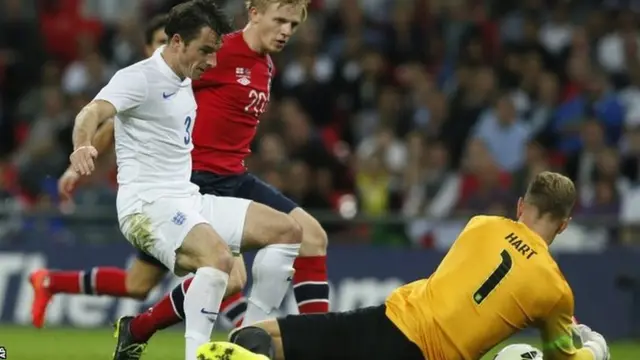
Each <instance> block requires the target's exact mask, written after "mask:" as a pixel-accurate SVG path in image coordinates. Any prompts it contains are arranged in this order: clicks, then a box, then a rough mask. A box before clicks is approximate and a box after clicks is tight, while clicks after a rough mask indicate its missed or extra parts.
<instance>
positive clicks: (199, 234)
mask: <svg viewBox="0 0 640 360" xmlns="http://www.w3.org/2000/svg"><path fill="white" fill-rule="evenodd" d="M176 263H177V264H178V265H179V266H180V267H181V268H183V269H185V270H188V271H195V270H196V269H199V268H203V267H213V268H216V269H218V270H221V271H224V272H226V273H227V274H229V273H231V269H232V268H233V263H234V257H233V254H231V250H230V249H229V246H228V245H227V244H226V243H225V242H224V240H222V238H220V236H219V235H218V234H217V233H216V232H215V231H213V229H212V228H211V227H210V226H208V225H204V224H200V225H197V226H195V227H194V228H193V229H192V230H191V232H189V234H188V235H187V238H186V239H185V240H184V242H183V243H182V246H181V247H180V249H178V251H177V253H176Z"/></svg>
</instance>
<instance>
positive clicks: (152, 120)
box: [95, 46, 199, 218]
mask: <svg viewBox="0 0 640 360" xmlns="http://www.w3.org/2000/svg"><path fill="white" fill-rule="evenodd" d="M163 49H164V46H163V47H160V48H159V49H157V50H156V51H155V52H154V54H153V56H151V57H150V58H148V59H146V60H143V61H140V62H138V63H136V64H133V65H131V66H128V67H126V68H124V69H122V70H120V71H118V72H117V73H116V74H115V75H114V76H113V78H112V79H111V81H109V83H108V84H107V85H106V86H105V87H104V88H103V89H102V90H101V91H100V93H98V95H96V97H95V99H96V100H104V101H108V102H110V103H111V104H113V106H114V107H115V108H116V110H117V115H116V118H115V147H116V157H117V164H118V185H119V189H118V200H117V208H118V217H119V218H122V217H123V216H126V215H129V214H131V213H134V212H139V211H140V206H141V205H140V204H141V202H140V200H142V201H144V202H151V201H154V200H156V199H158V198H160V197H163V196H171V197H176V196H177V197H181V196H191V195H193V194H195V193H198V190H199V188H198V186H197V185H195V184H193V183H191V181H190V178H191V149H193V143H192V141H191V130H192V129H193V123H194V121H195V117H196V101H195V98H194V95H193V90H192V89H191V80H190V79H185V80H181V79H180V78H179V77H178V76H177V75H176V74H175V72H174V71H173V70H171V68H170V67H169V66H168V65H167V63H166V62H165V61H164V59H163V57H162V55H161V54H162V51H163Z"/></svg>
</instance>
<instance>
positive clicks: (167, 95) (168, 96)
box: [162, 91, 177, 99]
mask: <svg viewBox="0 0 640 360" xmlns="http://www.w3.org/2000/svg"><path fill="white" fill-rule="evenodd" d="M176 92H177V91H176ZM175 94H176V93H175V92H172V93H171V94H167V93H164V92H163V93H162V97H163V98H165V99H168V98H170V97H172V96H173V95H175Z"/></svg>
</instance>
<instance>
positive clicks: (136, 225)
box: [120, 194, 251, 276]
mask: <svg viewBox="0 0 640 360" xmlns="http://www.w3.org/2000/svg"><path fill="white" fill-rule="evenodd" d="M249 204H251V200H246V199H240V198H233V197H219V196H214V195H201V194H194V195H192V196H189V197H162V198H159V199H157V200H154V201H151V202H144V201H141V205H140V206H139V209H137V211H136V212H134V213H132V214H130V215H125V216H123V217H122V218H121V219H120V230H121V231H122V234H124V236H125V237H126V238H127V240H128V241H129V242H130V243H131V244H132V245H133V246H135V247H136V248H138V249H140V250H142V251H144V252H146V253H148V254H149V255H151V256H153V257H155V258H156V259H158V260H159V261H160V262H162V263H163V264H164V265H165V266H166V267H167V268H169V270H171V271H172V272H173V273H175V274H176V275H180V276H181V275H185V272H184V271H182V270H180V269H176V265H175V263H176V250H178V248H180V246H182V242H183V241H184V239H185V238H186V237H187V234H188V233H189V231H191V229H193V227H194V226H196V225H198V224H201V223H208V224H209V225H211V227H213V229H214V230H215V231H216V232H217V233H218V235H220V236H221V237H222V239H223V240H224V241H225V242H226V243H227V244H228V245H229V248H230V249H231V252H232V253H233V254H239V253H240V246H241V241H242V233H243V231H244V222H245V219H246V217H247V210H248V208H249Z"/></svg>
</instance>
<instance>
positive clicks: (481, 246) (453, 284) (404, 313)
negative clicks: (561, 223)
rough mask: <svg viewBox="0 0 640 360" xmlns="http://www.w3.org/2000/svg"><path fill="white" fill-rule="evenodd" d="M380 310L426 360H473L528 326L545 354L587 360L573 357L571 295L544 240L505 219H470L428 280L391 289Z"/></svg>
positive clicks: (523, 226) (559, 357)
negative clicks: (537, 333)
mask: <svg viewBox="0 0 640 360" xmlns="http://www.w3.org/2000/svg"><path fill="white" fill-rule="evenodd" d="M386 306H387V316H388V317H389V319H391V321H392V322H393V323H394V324H395V325H396V326H397V327H398V328H399V329H400V330H401V331H402V332H403V333H404V334H405V335H406V336H407V337H408V338H409V339H410V340H411V341H412V342H414V343H415V344H417V345H418V346H419V347H420V349H421V350H422V352H423V353H424V355H425V358H427V359H428V360H458V359H464V360H472V359H473V360H476V359H479V358H480V357H481V356H482V355H483V354H484V353H485V352H487V351H489V350H490V349H491V348H492V347H494V346H495V345H497V344H498V343H500V342H502V341H503V340H505V339H506V338H508V337H509V336H510V335H512V334H514V333H515V332H517V331H519V330H521V329H524V328H526V327H527V326H530V325H533V326H536V327H538V328H540V330H541V331H542V336H543V341H544V343H545V355H546V354H551V355H552V356H551V357H552V358H558V359H565V358H566V359H589V358H590V357H582V356H579V357H576V356H575V355H576V352H577V350H576V349H575V347H574V346H573V342H572V339H571V334H572V333H571V324H572V320H571V318H572V316H573V306H574V304H573V293H572V292H571V288H570V287H569V285H568V284H567V282H566V280H565V279H564V276H563V275H562V273H561V272H560V270H559V268H558V266H557V264H556V262H555V261H554V259H553V258H552V257H551V255H550V254H549V250H548V246H547V244H546V242H545V241H544V240H543V239H542V238H540V236H538V235H537V234H536V233H534V232H533V231H532V230H530V229H529V228H528V227H527V226H525V225H524V224H522V223H519V222H516V221H512V220H509V219H505V218H501V217H495V216H477V217H474V218H473V219H471V220H470V221H469V223H468V224H467V226H466V227H465V229H464V230H463V231H462V233H461V234H460V236H459V237H458V239H457V240H456V242H455V243H454V244H453V246H452V247H451V249H450V250H449V252H448V253H447V255H446V256H445V258H444V259H443V260H442V262H441V263H440V265H439V266H438V268H437V269H436V271H435V272H434V273H433V274H432V276H431V277H430V278H428V279H423V280H418V281H415V282H413V283H410V284H407V285H405V286H403V287H401V288H399V289H397V290H395V291H394V292H393V293H392V294H391V295H390V296H389V297H388V299H387V301H386ZM545 358H546V357H545Z"/></svg>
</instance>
